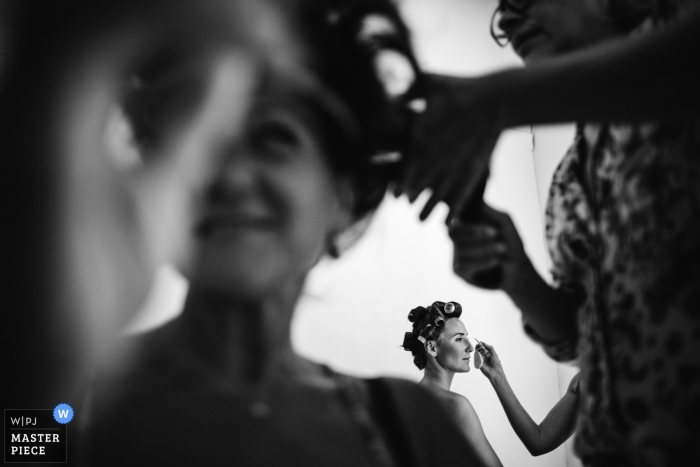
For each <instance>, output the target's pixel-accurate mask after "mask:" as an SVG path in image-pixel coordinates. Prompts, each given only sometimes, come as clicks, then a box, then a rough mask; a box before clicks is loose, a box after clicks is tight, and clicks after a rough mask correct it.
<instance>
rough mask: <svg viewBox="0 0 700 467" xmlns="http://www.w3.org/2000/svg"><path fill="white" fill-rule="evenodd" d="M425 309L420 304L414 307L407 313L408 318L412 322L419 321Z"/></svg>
mask: <svg viewBox="0 0 700 467" xmlns="http://www.w3.org/2000/svg"><path fill="white" fill-rule="evenodd" d="M427 311H428V310H426V309H425V308H423V307H422V306H419V307H416V308H414V309H412V310H411V311H410V312H409V313H408V320H409V321H410V322H412V323H415V322H419V321H420V320H421V319H423V317H424V316H425V314H426V312H427Z"/></svg>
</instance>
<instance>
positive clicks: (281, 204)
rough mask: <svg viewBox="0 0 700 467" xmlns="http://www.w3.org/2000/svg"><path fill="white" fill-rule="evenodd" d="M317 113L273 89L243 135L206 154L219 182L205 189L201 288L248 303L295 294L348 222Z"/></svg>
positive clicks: (198, 233)
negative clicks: (289, 289) (289, 291)
mask: <svg viewBox="0 0 700 467" xmlns="http://www.w3.org/2000/svg"><path fill="white" fill-rule="evenodd" d="M317 118H319V117H318V116H316V115H315V114H314V113H313V112H312V111H311V110H310V109H309V107H308V105H307V104H306V103H305V102H304V98H303V97H301V96H298V95H295V93H294V92H293V91H292V90H290V89H289V88H287V89H279V88H278V89H272V90H267V91H264V92H263V93H262V95H260V96H259V97H258V98H257V99H256V101H255V102H254V104H253V106H252V109H251V111H250V113H249V114H248V117H247V121H246V123H245V124H244V130H243V133H242V134H240V135H227V134H225V133H223V134H222V135H221V137H214V138H212V139H211V141H210V142H209V143H208V144H207V146H206V147H205V148H204V150H205V151H207V152H208V154H210V156H208V157H210V158H211V172H210V173H211V175H210V176H209V177H208V178H206V179H205V180H204V181H203V184H202V185H201V186H200V187H197V191H196V193H195V196H197V197H199V202H198V203H197V206H198V208H197V212H196V215H195V216H194V222H195V223H194V225H193V226H192V227H193V229H192V236H193V240H194V245H195V246H194V248H195V258H194V269H193V271H192V273H191V274H190V280H191V282H192V285H193V286H194V287H198V288H199V289H200V290H208V291H210V292H213V293H216V294H221V295H224V296H235V297H241V298H247V299H256V298H264V297H265V296H267V295H269V294H271V293H274V292H277V291H279V290H281V289H284V288H285V287H287V286H288V285H292V287H295V286H297V285H299V284H300V283H301V281H303V279H304V277H305V275H306V273H307V272H308V271H309V269H311V267H312V266H313V265H314V264H315V263H316V262H317V261H318V259H319V258H320V257H321V255H322V254H323V253H324V252H325V251H326V248H327V242H328V238H329V235H331V232H333V231H334V230H337V228H338V225H339V219H341V218H346V217H347V215H345V216H344V215H343V213H345V212H346V211H345V210H344V209H343V208H342V207H341V202H340V196H339V193H340V191H341V190H342V189H343V184H342V183H341V182H339V181H338V180H337V179H336V177H334V175H333V174H332V172H331V169H330V167H329V165H328V163H327V161H326V158H325V154H324V148H323V146H322V144H321V138H320V134H319V125H318V123H317Z"/></svg>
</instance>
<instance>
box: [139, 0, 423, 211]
mask: <svg viewBox="0 0 700 467" xmlns="http://www.w3.org/2000/svg"><path fill="white" fill-rule="evenodd" d="M273 2H274V0H273ZM277 3H279V4H280V5H282V8H283V9H284V12H285V13H286V15H287V17H288V18H289V20H290V24H291V26H292V31H293V32H295V33H296V34H297V35H298V36H299V39H300V43H301V45H302V46H303V48H304V49H305V51H306V54H305V59H303V60H305V61H306V62H305V63H298V65H299V66H300V67H303V68H304V69H305V70H306V71H309V72H310V73H311V74H312V75H313V76H314V77H315V78H316V79H317V80H318V83H319V85H320V86H323V87H324V88H325V90H326V91H329V93H328V94H331V95H332V97H333V98H334V100H335V101H337V102H336V103H338V104H339V105H340V107H342V110H343V112H342V113H343V115H344V116H347V117H349V118H348V119H346V120H343V121H341V119H340V118H338V114H331V113H330V112H329V110H328V109H325V108H324V106H323V105H318V103H317V102H311V101H309V102H307V103H308V104H309V105H310V106H311V110H312V111H313V113H314V114H315V115H318V116H319V118H316V119H314V123H317V124H318V127H319V128H318V129H319V131H318V133H319V135H320V136H321V139H322V141H321V142H322V144H323V146H324V149H325V151H324V152H325V153H326V155H327V161H328V163H329V164H330V166H331V168H332V170H333V171H334V173H335V174H336V175H337V176H341V177H348V178H349V179H350V180H351V182H352V186H353V191H354V195H355V196H354V197H353V201H354V204H353V206H352V211H351V214H352V217H353V219H354V220H356V221H357V220H360V219H362V218H363V217H365V216H366V215H368V214H370V213H371V212H373V211H374V210H375V209H376V208H377V207H378V206H379V203H380V202H381V200H382V199H383V197H384V194H385V192H386V189H387V186H388V184H389V183H390V182H391V180H392V179H393V178H394V177H395V175H396V173H397V164H393V163H389V164H382V163H376V161H377V158H376V156H377V155H378V154H379V155H381V154H386V153H390V152H393V153H397V152H400V151H401V150H402V149H403V146H404V141H406V140H407V137H408V127H409V124H410V121H411V120H412V117H413V114H414V112H412V111H411V110H410V108H409V106H408V102H409V100H411V99H413V98H414V97H415V96H416V95H417V94H418V91H417V90H418V82H419V79H418V78H419V76H420V71H419V68H418V64H417V62H416V59H415V56H414V53H413V50H412V47H411V44H410V38H409V33H408V29H407V27H406V25H405V24H404V22H403V20H402V19H401V17H400V15H399V12H398V10H397V8H396V6H395V5H394V4H393V2H392V1H391V0H299V1H297V2H288V0H277ZM371 18H375V19H376V18H381V20H382V21H383V22H384V26H385V27H384V28H379V29H377V28H374V29H372V28H371V27H370V28H367V22H368V19H370V21H371ZM183 51H185V52H188V51H189V49H188V48H187V47H186V46H183V45H182V44H178V47H176V48H174V52H173V54H167V53H163V54H162V56H161V57H159V59H158V60H155V61H153V62H152V63H149V65H148V69H143V70H141V71H140V72H139V74H138V76H137V77H136V79H134V81H133V83H130V85H131V86H132V87H133V88H134V92H132V93H131V95H130V96H129V97H128V98H127V101H126V103H125V107H126V110H127V113H128V115H129V118H130V120H131V121H132V123H133V126H134V132H135V139H136V140H137V141H138V142H139V144H140V145H141V146H148V145H151V144H152V145H157V144H158V138H159V134H158V126H159V125H160V124H161V122H162V121H163V120H164V119H166V118H169V116H170V115H172V114H173V113H174V112H173V111H172V109H173V108H177V107H178V106H184V105H187V102H189V101H196V99H197V83H196V82H192V83H186V84H187V86H186V87H185V86H180V87H179V88H177V89H168V88H165V89H163V90H157V89H155V88H156V87H155V86H150V87H149V82H151V81H155V79H157V76H160V75H163V74H167V73H168V72H169V70H171V69H172V68H173V67H177V66H178V64H180V63H181V62H182V61H183V60H186V59H187V57H184V58H183V57H182V54H183ZM387 51H391V52H394V53H397V54H398V55H399V56H400V57H402V58H403V59H404V63H403V65H404V67H405V66H406V65H408V67H409V68H410V70H411V71H412V73H413V74H414V80H413V82H412V85H411V86H410V88H409V89H407V90H406V92H405V93H402V94H401V95H398V96H396V95H391V94H390V93H389V92H388V90H387V83H386V82H385V80H383V79H382V75H381V73H380V70H379V68H378V66H379V60H381V57H382V54H386V53H387ZM196 52H197V51H196V50H194V51H193V53H195V54H196ZM395 56H396V54H395V55H394V57H395ZM300 61H302V60H300ZM272 67H274V65H272ZM272 72H273V73H274V70H272ZM282 73H284V71H282ZM153 77H155V78H153ZM152 78H153V79H152ZM263 81H264V79H263ZM139 89H144V90H145V92H141V91H139ZM166 93H169V94H166ZM319 100H322V99H319ZM348 121H349V123H350V125H348ZM348 126H350V127H351V128H348Z"/></svg>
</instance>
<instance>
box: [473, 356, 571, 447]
mask: <svg viewBox="0 0 700 467" xmlns="http://www.w3.org/2000/svg"><path fill="white" fill-rule="evenodd" d="M479 351H480V352H482V353H486V355H488V357H487V358H485V361H484V366H483V367H482V372H483V373H484V374H485V375H486V376H487V378H488V379H489V381H490V382H491V385H492V386H493V388H494V389H495V391H496V394H497V395H498V399H499V400H500V401H501V405H502V406H503V410H504V411H505V412H506V416H507V417H508V421H509V422H510V424H511V426H512V427H513V430H514V431H515V434H517V435H518V438H520V440H521V441H522V442H523V444H524V445H525V447H526V448H527V450H528V451H530V454H532V455H533V456H539V455H542V454H546V453H548V452H550V451H553V450H554V449H556V448H557V447H559V446H560V445H561V444H562V443H564V441H566V440H567V439H568V438H569V437H570V436H571V435H572V434H573V432H574V428H575V426H576V415H577V413H578V395H577V385H578V380H579V377H580V376H579V374H576V376H574V377H573V378H572V379H571V382H570V383H569V388H568V389H567V391H566V394H564V396H563V397H562V398H561V399H559V401H558V402H557V403H556V404H555V405H554V407H552V409H551V410H550V411H549V413H548V414H547V416H545V418H544V420H542V422H541V423H540V424H537V423H535V421H534V420H533V419H532V417H530V414H528V413H527V411H526V410H525V408H524V407H523V406H522V404H521V403H520V401H519V400H518V398H517V396H516V395H515V393H514V392H513V389H512V388H511V387H510V384H509V383H508V379H507V378H506V375H505V373H504V372H503V367H502V366H501V363H500V360H499V359H498V354H496V352H495V350H494V349H493V347H492V346H490V345H488V344H483V346H480V347H479Z"/></svg>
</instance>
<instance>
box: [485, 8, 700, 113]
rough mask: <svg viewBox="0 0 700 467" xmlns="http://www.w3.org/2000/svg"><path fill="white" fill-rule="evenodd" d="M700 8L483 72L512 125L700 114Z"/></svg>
mask: <svg viewBox="0 0 700 467" xmlns="http://www.w3.org/2000/svg"><path fill="white" fill-rule="evenodd" d="M698 46H700V7H698V6H697V5H696V6H694V7H693V8H692V9H691V11H690V12H689V13H688V14H687V15H686V16H684V17H682V18H680V19H678V20H677V21H676V22H673V23H671V24H669V25H668V26H667V27H664V28H660V29H658V30H654V31H651V32H649V33H646V34H639V35H635V36H632V37H622V38H617V39H612V40H610V41H607V42H603V43H600V44H597V45H594V46H591V47H588V48H585V49H581V50H579V51H575V52H572V53H570V54H566V55H563V56H560V57H555V58H552V59H551V60H547V61H542V62H541V63H538V64H535V65H532V66H529V67H527V68H526V69H518V70H508V71H505V72H501V73H495V74H493V75H490V76H485V77H483V78H480V79H482V80H483V86H484V87H485V88H491V89H492V91H491V92H493V96H494V98H495V99H497V100H498V101H499V102H500V114H501V116H502V122H503V123H504V124H505V125H506V126H511V125H521V124H539V123H554V122H570V121H590V120H593V121H595V120H606V121H610V120H624V121H637V122H638V121H645V120H650V119H651V120H660V119H668V118H671V119H681V118H688V117H698V116H700V86H698V83H700V67H698V66H695V64H697V61H698Z"/></svg>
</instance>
